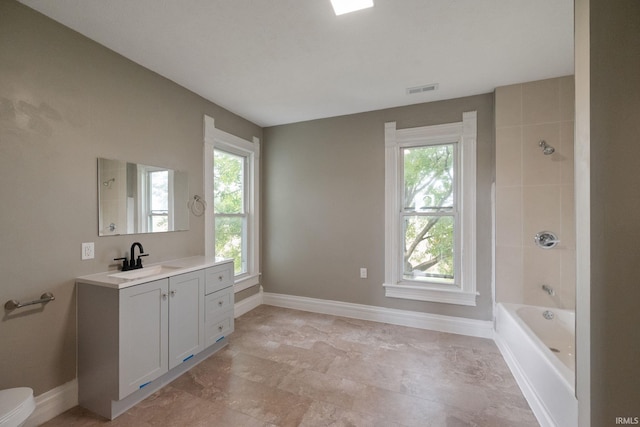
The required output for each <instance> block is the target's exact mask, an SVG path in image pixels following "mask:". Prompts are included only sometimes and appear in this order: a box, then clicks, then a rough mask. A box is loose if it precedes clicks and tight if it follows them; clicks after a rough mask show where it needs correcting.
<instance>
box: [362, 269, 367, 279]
mask: <svg viewBox="0 0 640 427" xmlns="http://www.w3.org/2000/svg"><path fill="white" fill-rule="evenodd" d="M360 278H361V279H366V278H367V269H366V268H361V269H360Z"/></svg>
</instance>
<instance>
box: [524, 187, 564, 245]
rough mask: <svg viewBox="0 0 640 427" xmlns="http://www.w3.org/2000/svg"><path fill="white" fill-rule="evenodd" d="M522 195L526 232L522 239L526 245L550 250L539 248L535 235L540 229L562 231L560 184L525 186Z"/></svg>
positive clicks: (557, 232)
mask: <svg viewBox="0 0 640 427" xmlns="http://www.w3.org/2000/svg"><path fill="white" fill-rule="evenodd" d="M522 195H523V197H522V199H523V202H522V206H523V221H522V222H523V226H522V229H523V233H524V235H523V236H522V241H523V243H524V246H525V247H529V248H535V249H538V250H541V251H545V252H548V250H544V249H540V248H538V247H537V246H536V245H535V243H534V240H533V237H534V236H535V235H536V233H538V232H540V231H552V232H554V233H556V234H559V233H560V228H561V224H562V221H561V212H562V209H561V205H560V186H558V185H544V186H536V187H524V189H523V192H522Z"/></svg>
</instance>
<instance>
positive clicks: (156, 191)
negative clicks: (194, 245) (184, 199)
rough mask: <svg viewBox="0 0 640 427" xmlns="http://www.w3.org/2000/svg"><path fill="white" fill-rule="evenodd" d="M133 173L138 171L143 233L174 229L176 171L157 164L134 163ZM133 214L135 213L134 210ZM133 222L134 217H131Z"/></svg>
mask: <svg viewBox="0 0 640 427" xmlns="http://www.w3.org/2000/svg"><path fill="white" fill-rule="evenodd" d="M133 166H134V167H135V168H136V169H134V172H133V173H137V176H138V178H137V180H135V181H134V182H137V183H138V190H137V191H138V194H140V195H141V197H140V198H139V201H138V207H139V212H140V215H139V216H138V219H137V222H138V230H140V231H141V232H143V233H154V232H162V231H169V230H173V229H174V228H173V221H174V213H175V212H174V208H173V206H174V200H173V184H174V182H173V180H174V172H173V171H171V170H168V169H163V168H158V167H155V166H146V165H133ZM131 212H132V215H133V211H131ZM131 221H132V223H133V217H132V218H131Z"/></svg>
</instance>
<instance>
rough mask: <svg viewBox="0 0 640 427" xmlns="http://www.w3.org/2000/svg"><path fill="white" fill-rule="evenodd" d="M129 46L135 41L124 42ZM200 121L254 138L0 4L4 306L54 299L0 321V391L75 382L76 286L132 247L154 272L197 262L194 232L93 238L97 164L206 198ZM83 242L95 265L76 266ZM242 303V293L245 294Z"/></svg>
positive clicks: (239, 122) (195, 221) (247, 129)
mask: <svg viewBox="0 0 640 427" xmlns="http://www.w3.org/2000/svg"><path fill="white" fill-rule="evenodd" d="M132 42H135V41H132ZM203 114H208V115H210V116H212V117H214V118H215V120H216V126H217V127H220V128H222V129H223V130H225V131H227V132H230V133H233V134H235V135H238V136H240V137H243V138H246V139H249V140H250V139H251V138H252V137H253V136H257V137H259V138H262V130H261V128H260V127H258V126H256V125H254V124H252V123H250V122H248V121H246V120H244V119H242V118H240V117H238V116H236V115H234V114H232V113H230V112H229V111H226V110H224V109H222V108H220V107H218V106H216V105H214V104H212V103H211V102H208V101H206V100H204V99H202V98H201V97H199V96H197V95H195V94H193V93H191V92H189V91H187V90H186V89H184V88H182V87H180V86H178V85H176V84H174V83H172V82H171V81H169V80H167V79H165V78H162V77H160V76H158V75H156V74H154V73H152V72H150V71H148V70H146V69H144V68H142V67H140V66H139V65H137V64H135V63H133V62H131V61H129V60H127V59H125V58H123V57H121V56H119V55H117V54H115V53H114V52H112V51H110V50H108V49H106V48H104V47H102V46H99V45H97V44H96V43H94V42H92V41H90V40H88V39H87V38H85V37H83V36H80V35H79V34H77V33H75V32H74V31H71V30H69V29H67V28H65V27H63V26H61V25H60V24H57V23H56V22H54V21H52V20H50V19H48V18H46V17H44V16H42V15H40V14H38V13H36V12H34V11H32V10H31V9H29V8H27V7H25V6H23V5H21V4H19V3H17V2H14V1H13V0H0V171H1V173H2V179H0V198H1V199H0V200H1V202H2V208H0V242H1V243H0V271H1V274H2V279H1V280H2V283H1V284H0V303H2V304H3V305H4V302H5V301H6V300H8V299H17V300H29V299H33V298H37V297H38V296H39V295H40V294H41V293H43V292H45V291H50V292H53V294H54V295H55V297H56V300H55V301H54V302H51V303H49V304H48V305H47V306H46V307H45V308H44V309H42V308H41V307H40V306H38V307H37V308H35V309H33V310H27V309H22V310H19V311H17V312H14V313H13V314H11V315H9V314H7V313H4V312H3V314H4V315H3V317H2V319H0V343H1V344H0V389H3V388H8V387H16V386H29V387H32V388H34V390H35V393H36V394H40V393H42V392H44V391H47V390H50V389H52V388H54V387H56V386H59V385H61V384H63V383H65V382H67V381H70V380H72V379H73V378H75V375H76V338H75V336H76V325H75V323H76V316H75V299H74V278H75V277H77V276H80V275H85V274H90V273H95V272H100V271H104V270H107V269H108V267H109V265H111V264H113V262H112V261H111V260H112V258H115V257H118V256H123V255H124V253H125V251H128V248H129V246H130V245H131V243H132V242H133V241H136V240H139V241H140V242H142V244H143V245H144V248H145V250H146V252H148V253H150V254H151V256H150V257H149V258H148V259H147V260H146V261H147V262H149V263H151V262H157V261H162V260H166V259H171V258H179V257H185V256H190V255H197V254H202V253H203V252H204V217H200V218H197V217H194V216H191V217H190V225H191V227H190V230H189V231H186V232H175V233H166V234H156V235H149V234H147V235H138V236H115V237H98V236H97V229H98V224H97V222H98V215H97V183H96V180H97V161H96V159H97V158H98V157H108V158H118V159H121V160H128V161H134V162H141V163H145V164H150V165H159V166H168V167H170V168H173V169H176V170H183V171H188V172H189V187H190V193H191V195H194V194H200V195H202V149H203V133H202V132H203ZM82 242H95V250H96V259H94V260H91V261H81V260H80V247H81V243H82ZM247 293H248V292H247Z"/></svg>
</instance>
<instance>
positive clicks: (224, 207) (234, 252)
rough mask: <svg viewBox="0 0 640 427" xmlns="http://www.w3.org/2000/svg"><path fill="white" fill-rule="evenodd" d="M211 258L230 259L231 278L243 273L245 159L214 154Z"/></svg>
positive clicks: (216, 152)
mask: <svg viewBox="0 0 640 427" xmlns="http://www.w3.org/2000/svg"><path fill="white" fill-rule="evenodd" d="M213 162H214V163H213V164H214V167H213V206H214V216H215V254H216V256H217V257H222V258H231V259H233V262H234V266H235V274H236V275H238V274H242V273H246V272H247V264H246V259H247V256H246V255H247V230H246V229H247V213H246V206H245V198H246V197H245V196H246V191H245V178H246V158H245V157H242V156H238V155H235V154H231V153H228V152H225V151H222V150H214V160H213Z"/></svg>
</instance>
